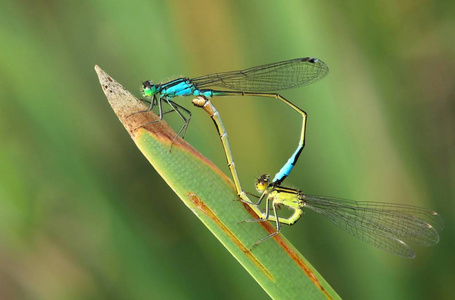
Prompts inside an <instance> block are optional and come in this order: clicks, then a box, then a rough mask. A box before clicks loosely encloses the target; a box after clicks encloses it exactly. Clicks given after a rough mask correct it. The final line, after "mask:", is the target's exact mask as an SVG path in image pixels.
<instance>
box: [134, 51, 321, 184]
mask: <svg viewBox="0 0 455 300" xmlns="http://www.w3.org/2000/svg"><path fill="white" fill-rule="evenodd" d="M328 70H329V69H328V67H327V65H326V64H325V63H324V62H323V61H321V60H319V59H317V58H312V57H305V58H297V59H292V60H287V61H282V62H277V63H272V64H267V65H262V66H257V67H252V68H248V69H245V70H238V71H231V72H224V73H215V74H210V75H205V76H201V77H196V78H191V79H190V78H178V79H175V80H172V81H169V82H166V83H157V84H154V83H153V82H152V81H150V80H149V81H145V82H143V83H142V94H143V96H144V97H146V98H149V99H150V107H149V110H151V109H153V107H154V106H155V105H157V106H158V109H159V118H160V119H159V120H158V121H160V120H162V119H163V116H164V114H166V113H168V112H172V111H175V112H176V113H177V114H178V115H179V116H180V117H181V119H182V120H183V121H184V124H183V125H182V127H181V128H180V130H179V131H178V133H177V135H176V137H177V136H179V135H180V134H181V133H182V136H184V135H185V132H186V129H187V128H188V124H189V122H190V119H191V112H190V111H189V110H187V109H186V108H184V107H182V106H181V105H179V104H177V103H176V102H174V100H173V99H174V98H175V97H181V96H204V97H205V98H211V97H214V96H259V97H268V98H277V99H280V100H281V101H283V102H284V103H286V104H287V105H289V106H290V107H291V108H292V109H294V110H295V111H296V112H298V113H299V114H300V115H301V116H302V118H303V122H302V132H301V136H300V141H299V145H298V147H297V150H296V151H295V152H294V154H293V155H292V157H291V158H290V159H289V161H288V162H287V163H286V164H285V165H284V167H283V168H282V170H280V172H279V173H277V177H276V180H275V181H276V182H277V183H280V182H281V181H282V180H283V179H284V178H285V177H286V176H287V175H288V174H289V172H290V171H291V169H292V167H293V166H294V165H295V163H296V161H297V159H298V157H299V155H300V153H301V151H302V149H303V147H304V145H305V127H306V116H307V115H306V113H305V112H304V111H303V110H301V109H300V108H299V107H297V106H296V105H294V104H293V103H291V102H290V101H288V100H286V99H285V98H284V97H283V96H281V95H280V94H277V93H272V92H273V91H278V90H283V89H290V88H294V87H297V86H301V85H305V84H310V83H314V82H316V81H319V80H321V79H322V78H324V77H325V76H326V75H327V73H328ZM214 88H226V89H228V90H230V91H225V90H217V89H214ZM163 102H165V103H167V104H168V105H169V106H170V107H171V110H170V111H163ZM185 114H186V116H185ZM158 121H156V122H158ZM174 139H175V138H174Z"/></svg>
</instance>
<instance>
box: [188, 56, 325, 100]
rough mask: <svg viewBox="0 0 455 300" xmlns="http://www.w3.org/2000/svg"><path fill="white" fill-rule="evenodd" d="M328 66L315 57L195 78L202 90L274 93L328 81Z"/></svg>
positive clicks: (195, 84)
mask: <svg viewBox="0 0 455 300" xmlns="http://www.w3.org/2000/svg"><path fill="white" fill-rule="evenodd" d="M328 72H329V68H328V67H327V65H326V64H325V63H324V62H323V61H321V60H319V59H317V58H312V57H305V58H297V59H292V60H287V61H282V62H277V63H272V64H268V65H262V66H257V67H252V68H249V69H245V70H238V71H231V72H224V73H216V74H210V75H205V76H201V77H196V78H192V79H191V82H192V83H193V84H194V86H195V87H196V88H198V89H203V88H209V87H222V88H228V89H231V90H236V91H243V92H270V91H277V90H283V89H289V88H292V87H296V86H300V85H304V84H311V83H314V82H316V81H318V80H321V79H322V78H324V77H325V76H326V75H327V73H328Z"/></svg>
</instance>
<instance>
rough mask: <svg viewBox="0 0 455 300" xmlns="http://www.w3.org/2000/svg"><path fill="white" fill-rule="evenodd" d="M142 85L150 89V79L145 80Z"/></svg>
mask: <svg viewBox="0 0 455 300" xmlns="http://www.w3.org/2000/svg"><path fill="white" fill-rule="evenodd" d="M142 86H143V87H144V89H150V88H151V87H152V83H151V81H150V80H147V81H144V82H143V83H142Z"/></svg>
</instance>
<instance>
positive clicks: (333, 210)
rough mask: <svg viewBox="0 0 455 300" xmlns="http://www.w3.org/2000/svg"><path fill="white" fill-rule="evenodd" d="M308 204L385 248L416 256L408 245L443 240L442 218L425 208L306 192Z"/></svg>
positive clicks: (350, 230)
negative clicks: (441, 235) (308, 193)
mask: <svg viewBox="0 0 455 300" xmlns="http://www.w3.org/2000/svg"><path fill="white" fill-rule="evenodd" d="M302 200H303V201H304V203H305V205H304V206H305V207H306V208H308V209H311V210H313V211H315V212H317V213H319V214H321V215H323V216H325V217H326V218H327V219H329V220H330V221H332V222H333V223H335V224H336V225H337V226H338V227H340V228H341V229H343V230H345V231H347V232H349V233H350V234H352V235H353V236H355V237H357V238H359V239H361V240H363V241H365V242H367V243H369V244H371V245H373V246H376V247H378V248H380V249H382V250H384V251H387V252H390V253H393V254H396V255H401V256H405V257H409V258H412V257H414V256H415V253H414V251H413V250H412V249H411V247H409V246H408V244H412V245H421V246H431V245H436V244H437V243H438V242H439V234H438V232H439V231H441V230H442V229H443V227H444V223H443V221H442V218H441V217H440V216H439V215H438V214H437V213H436V212H434V211H431V210H426V209H423V208H419V207H415V206H410V205H401V204H391V203H380V202H359V201H350V200H344V199H337V198H331V197H325V196H309V195H303V197H302Z"/></svg>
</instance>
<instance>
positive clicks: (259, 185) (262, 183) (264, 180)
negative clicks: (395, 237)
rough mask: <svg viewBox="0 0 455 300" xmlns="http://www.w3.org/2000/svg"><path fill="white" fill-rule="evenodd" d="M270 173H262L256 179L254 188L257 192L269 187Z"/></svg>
mask: <svg viewBox="0 0 455 300" xmlns="http://www.w3.org/2000/svg"><path fill="white" fill-rule="evenodd" d="M269 182H270V175H268V174H264V175H262V176H261V177H259V178H258V179H256V190H257V191H258V193H262V192H264V191H265V190H266V189H267V188H268V187H269Z"/></svg>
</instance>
